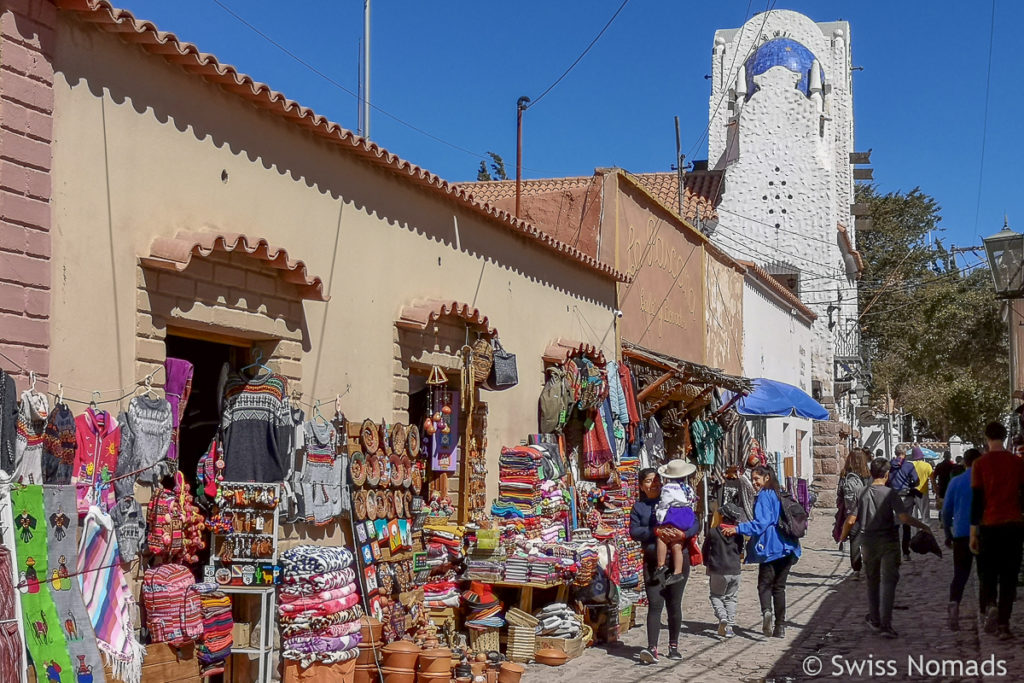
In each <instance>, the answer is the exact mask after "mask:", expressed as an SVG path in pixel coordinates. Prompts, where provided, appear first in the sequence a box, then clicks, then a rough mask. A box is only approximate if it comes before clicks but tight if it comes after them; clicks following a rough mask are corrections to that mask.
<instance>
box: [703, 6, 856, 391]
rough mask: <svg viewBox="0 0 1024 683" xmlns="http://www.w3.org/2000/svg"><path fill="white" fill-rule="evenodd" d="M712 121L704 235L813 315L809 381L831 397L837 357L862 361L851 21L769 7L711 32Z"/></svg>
mask: <svg viewBox="0 0 1024 683" xmlns="http://www.w3.org/2000/svg"><path fill="white" fill-rule="evenodd" d="M709 121H710V128H709V130H708V164H709V166H710V167H711V168H712V169H717V170H721V171H722V172H723V173H724V189H723V191H722V194H721V201H720V204H719V206H718V225H716V226H714V227H713V229H712V230H711V238H712V240H713V241H714V242H715V243H716V244H718V245H719V246H721V247H722V248H724V249H726V250H728V251H729V252H730V253H731V254H732V255H733V256H735V257H736V258H739V259H743V260H748V261H754V262H756V263H757V264H759V265H761V266H763V267H764V268H765V270H767V271H768V272H769V273H771V274H772V275H773V276H775V277H776V278H777V279H778V280H779V281H780V282H781V283H782V284H783V285H785V286H786V287H788V288H790V289H791V290H792V291H793V292H794V293H796V294H797V295H798V296H799V297H800V299H801V300H802V301H803V302H804V303H806V304H807V305H808V306H809V307H810V308H811V309H812V310H814V311H815V312H816V313H817V314H818V319H817V321H815V323H814V328H813V329H814V347H813V348H812V349H811V377H812V379H813V380H814V388H815V393H816V394H818V395H819V396H820V397H822V398H825V399H826V400H827V399H828V397H832V396H838V395H839V394H840V393H842V392H843V390H844V387H841V386H835V385H834V383H836V382H837V381H839V382H842V383H843V384H844V385H845V384H846V381H847V380H849V378H850V375H851V374H853V372H852V369H851V367H850V364H844V361H843V359H846V358H848V357H851V358H852V357H856V356H859V335H858V334H857V289H856V287H857V278H858V277H859V275H860V270H861V261H860V255H859V254H858V253H857V252H856V250H855V239H856V237H855V234H854V222H853V216H852V215H851V204H853V201H854V196H853V191H854V185H853V169H852V167H851V153H852V152H853V151H854V148H853V93H852V76H851V63H850V25H849V24H848V23H847V22H843V21H840V22H827V23H815V22H813V21H811V20H810V19H809V18H807V17H805V16H804V15H802V14H799V13H797V12H792V11H788V10H773V11H770V12H767V13H762V14H757V15H755V16H754V17H752V18H751V19H750V20H749V21H748V22H747V23H746V24H744V25H743V26H742V27H740V28H736V29H723V30H719V31H717V32H716V33H715V40H714V47H713V49H712V90H711V99H710V106H709ZM765 334H772V331H771V330H765ZM846 388H848V387H846Z"/></svg>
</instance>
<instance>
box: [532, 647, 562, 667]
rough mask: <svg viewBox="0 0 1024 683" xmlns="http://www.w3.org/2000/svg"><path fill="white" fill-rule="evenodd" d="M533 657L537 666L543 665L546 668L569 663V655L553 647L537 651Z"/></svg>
mask: <svg viewBox="0 0 1024 683" xmlns="http://www.w3.org/2000/svg"><path fill="white" fill-rule="evenodd" d="M534 657H535V658H536V659H537V663H538V664H545V665H547V666H562V665H563V664H565V663H566V662H567V661H569V655H567V654H565V653H564V652H562V651H561V650H556V649H554V648H553V647H548V648H544V649H543V650H537V653H536V654H535V655H534Z"/></svg>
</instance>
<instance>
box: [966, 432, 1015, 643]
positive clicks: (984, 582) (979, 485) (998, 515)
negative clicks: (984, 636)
mask: <svg viewBox="0 0 1024 683" xmlns="http://www.w3.org/2000/svg"><path fill="white" fill-rule="evenodd" d="M985 438H986V439H987V440H988V451H987V452H986V453H985V454H984V455H982V456H981V457H980V458H978V461H977V462H975V463H974V467H972V468H971V471H970V477H971V495H972V500H971V540H970V548H971V552H973V553H975V554H976V555H977V556H978V578H979V581H980V583H981V590H980V597H979V608H980V610H981V612H982V613H983V614H984V615H985V631H986V632H987V633H995V632H998V633H999V637H1000V638H1004V639H1009V638H1012V637H1013V636H1012V634H1011V633H1010V614H1011V613H1012V612H1013V601H1014V599H1015V598H1016V597H1017V573H1018V572H1019V571H1020V563H1021V549H1022V544H1024V517H1022V515H1021V503H1020V501H1021V495H1022V494H1024V460H1021V459H1020V458H1018V457H1017V456H1015V455H1014V454H1013V453H1010V452H1009V451H1007V450H1006V449H1005V448H1004V447H1003V442H1004V441H1005V440H1006V427H1004V426H1003V425H1002V423H999V422H991V423H989V425H988V426H987V427H985ZM997 595H998V604H997Z"/></svg>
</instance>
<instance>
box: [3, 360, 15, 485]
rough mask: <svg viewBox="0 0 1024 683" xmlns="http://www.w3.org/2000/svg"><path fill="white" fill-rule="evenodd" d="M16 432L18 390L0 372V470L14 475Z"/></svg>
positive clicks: (7, 377)
mask: <svg viewBox="0 0 1024 683" xmlns="http://www.w3.org/2000/svg"><path fill="white" fill-rule="evenodd" d="M17 431H18V389H17V387H16V386H15V384H14V378H13V377H11V376H10V375H8V374H7V373H6V372H4V371H3V370H0V469H2V470H3V471H4V472H6V473H7V474H10V475H12V476H13V475H14V466H15V465H14V453H15V446H14V444H15V441H16V439H17Z"/></svg>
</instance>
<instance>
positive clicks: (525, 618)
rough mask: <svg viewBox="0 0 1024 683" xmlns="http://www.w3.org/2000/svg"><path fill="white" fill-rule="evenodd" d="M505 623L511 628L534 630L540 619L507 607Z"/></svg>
mask: <svg viewBox="0 0 1024 683" xmlns="http://www.w3.org/2000/svg"><path fill="white" fill-rule="evenodd" d="M505 621H507V622H508V623H509V625H511V626H527V627H529V628H536V627H537V624H539V623H540V619H538V618H537V617H535V616H533V615H531V614H530V613H528V612H524V611H523V610H521V609H517V608H515V607H509V608H508V611H507V612H505Z"/></svg>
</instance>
